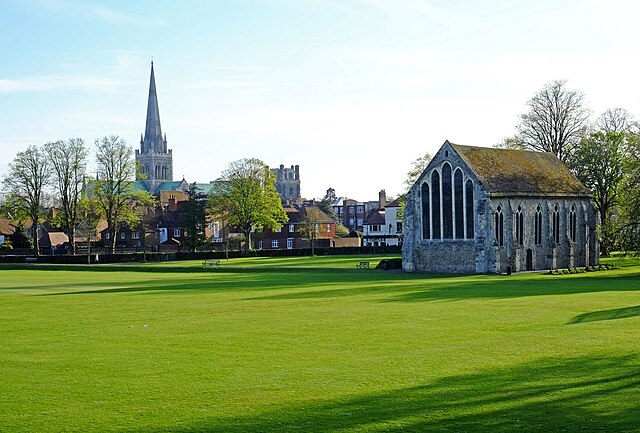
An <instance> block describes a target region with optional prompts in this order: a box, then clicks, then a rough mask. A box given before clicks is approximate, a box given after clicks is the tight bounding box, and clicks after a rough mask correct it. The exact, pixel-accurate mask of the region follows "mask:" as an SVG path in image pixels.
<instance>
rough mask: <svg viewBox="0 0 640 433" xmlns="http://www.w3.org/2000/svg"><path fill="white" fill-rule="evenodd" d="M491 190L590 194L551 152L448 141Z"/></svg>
mask: <svg viewBox="0 0 640 433" xmlns="http://www.w3.org/2000/svg"><path fill="white" fill-rule="evenodd" d="M451 147H453V149H454V150H455V151H456V152H457V153H458V155H460V157H461V158H462V159H463V161H464V162H465V163H466V164H467V165H468V166H469V168H471V170H473V172H474V173H475V174H476V175H477V176H478V178H479V179H480V181H481V182H482V183H483V184H484V185H485V187H486V188H487V189H488V190H489V192H492V193H515V194H517V193H521V194H532V195H534V194H543V195H549V194H561V195H565V194H566V195H580V196H589V195H590V192H589V190H588V189H587V188H586V187H585V186H584V185H583V184H582V183H581V182H580V181H579V180H578V179H577V178H576V177H575V176H574V175H573V174H572V173H571V172H570V171H569V169H568V168H567V166H566V165H564V164H563V163H562V162H561V161H560V160H559V159H558V158H557V157H556V156H555V155H554V154H553V153H549V152H532V151H528V150H512V149H496V148H489V147H473V146H461V145H458V144H451Z"/></svg>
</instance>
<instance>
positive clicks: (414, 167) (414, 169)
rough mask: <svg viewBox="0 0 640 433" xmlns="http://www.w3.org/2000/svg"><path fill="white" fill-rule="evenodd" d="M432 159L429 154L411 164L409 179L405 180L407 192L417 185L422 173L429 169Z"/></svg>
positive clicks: (408, 173)
mask: <svg viewBox="0 0 640 433" xmlns="http://www.w3.org/2000/svg"><path fill="white" fill-rule="evenodd" d="M431 158H433V157H432V156H431V154H430V153H428V152H427V153H425V154H424V155H422V156H421V157H419V158H418V159H416V160H415V161H413V162H412V163H411V169H410V170H409V171H408V172H407V177H406V179H405V180H404V186H405V187H406V189H407V191H409V189H410V188H411V187H412V186H413V184H414V183H416V181H417V180H418V178H419V177H420V175H421V174H422V172H423V171H424V170H425V169H426V168H427V165H429V163H430V162H431Z"/></svg>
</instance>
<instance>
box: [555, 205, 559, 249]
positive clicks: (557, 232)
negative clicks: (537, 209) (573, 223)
mask: <svg viewBox="0 0 640 433" xmlns="http://www.w3.org/2000/svg"><path fill="white" fill-rule="evenodd" d="M553 242H555V243H556V244H559V243H560V210H559V209H558V205H556V207H555V208H554V209H553Z"/></svg>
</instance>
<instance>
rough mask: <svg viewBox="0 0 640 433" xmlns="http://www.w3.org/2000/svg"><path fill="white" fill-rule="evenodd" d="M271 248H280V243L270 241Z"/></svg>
mask: <svg viewBox="0 0 640 433" xmlns="http://www.w3.org/2000/svg"><path fill="white" fill-rule="evenodd" d="M271 248H280V243H279V242H278V239H274V240H272V241H271Z"/></svg>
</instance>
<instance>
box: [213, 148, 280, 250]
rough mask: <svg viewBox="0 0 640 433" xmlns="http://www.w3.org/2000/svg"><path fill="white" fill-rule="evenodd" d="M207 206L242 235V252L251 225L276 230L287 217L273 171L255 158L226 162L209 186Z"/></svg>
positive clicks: (248, 239) (249, 241) (248, 238)
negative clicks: (225, 165) (225, 219)
mask: <svg viewBox="0 0 640 433" xmlns="http://www.w3.org/2000/svg"><path fill="white" fill-rule="evenodd" d="M209 205H210V207H211V210H212V212H213V213H216V214H224V215H226V218H227V219H228V220H227V223H228V224H230V225H231V226H234V227H237V228H238V229H239V230H240V231H241V232H242V233H243V234H244V235H245V240H246V242H245V250H246V251H248V250H249V249H250V248H251V245H250V244H251V232H252V230H253V229H254V228H263V227H269V228H271V229H276V228H278V227H279V226H280V225H282V224H284V223H286V222H287V220H288V219H287V214H286V212H285V211H284V208H283V207H282V202H281V200H280V196H279V195H278V192H277V191H276V187H275V178H274V176H273V174H272V173H271V171H270V170H269V167H268V166H267V165H266V164H265V163H264V162H262V161H260V160H259V159H256V158H245V159H240V160H237V161H234V162H232V163H231V164H229V167H228V168H227V169H226V170H225V171H223V172H222V176H221V178H220V180H219V182H217V183H216V186H215V187H214V188H212V189H211V192H210V198H209Z"/></svg>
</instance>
